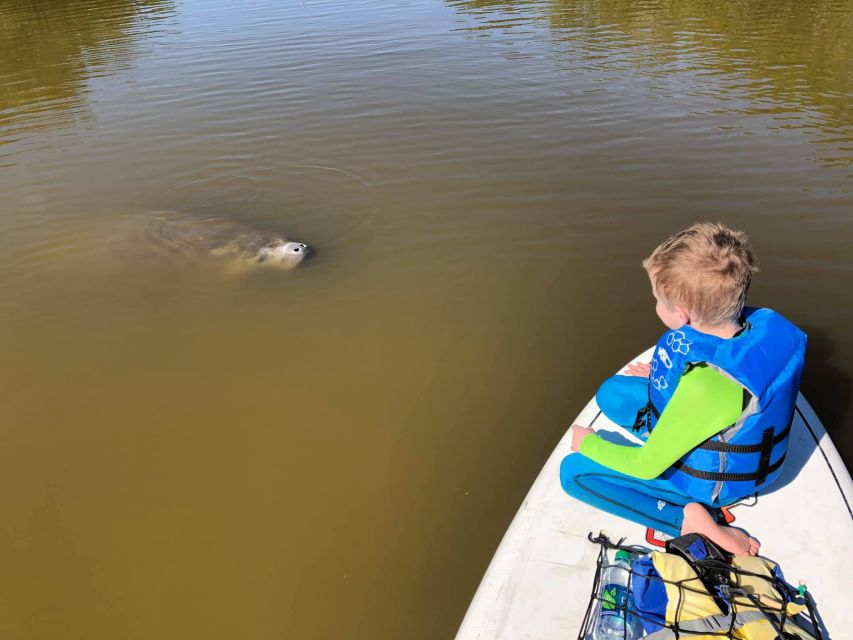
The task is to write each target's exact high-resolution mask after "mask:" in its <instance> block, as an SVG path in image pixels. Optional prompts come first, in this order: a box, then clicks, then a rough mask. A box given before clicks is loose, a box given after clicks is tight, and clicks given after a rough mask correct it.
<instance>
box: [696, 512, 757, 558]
mask: <svg viewBox="0 0 853 640" xmlns="http://www.w3.org/2000/svg"><path fill="white" fill-rule="evenodd" d="M686 533H701V534H702V535H704V536H706V537H707V538H708V539H709V540H711V542H714V543H716V544H717V545H719V546H720V547H722V548H723V549H725V550H726V551H728V552H729V553H733V554H735V555H736V556H754V555H755V554H757V553H758V549H759V547H760V546H761V544H760V543H759V542H758V540H756V539H755V538H752V537H750V536H749V535H747V533H746V532H745V531H741V530H740V529H735V528H734V527H729V526H727V525H721V524H717V523H716V522H715V521H714V518H713V517H712V516H711V514H710V513H708V510H707V509H705V507H703V506H702V505H701V504H699V503H698V502H691V503H690V504H688V505H686V506H685V507H684V522H683V523H682V525H681V535H684V534H686Z"/></svg>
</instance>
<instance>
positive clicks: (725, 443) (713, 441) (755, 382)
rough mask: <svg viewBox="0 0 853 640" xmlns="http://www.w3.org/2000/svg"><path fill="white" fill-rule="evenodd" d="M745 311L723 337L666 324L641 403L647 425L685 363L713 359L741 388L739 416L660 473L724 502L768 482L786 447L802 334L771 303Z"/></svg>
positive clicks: (800, 363) (797, 383)
mask: <svg viewBox="0 0 853 640" xmlns="http://www.w3.org/2000/svg"><path fill="white" fill-rule="evenodd" d="M743 319H744V321H745V323H746V328H745V330H744V331H743V332H742V333H741V334H739V335H737V336H735V337H733V338H728V339H724V338H718V337H717V336H712V335H708V334H706V333H701V332H699V331H696V330H695V329H694V328H693V327H691V326H689V325H685V326H683V327H681V328H680V329H676V330H671V331H667V332H666V333H665V334H663V337H661V339H660V341H658V344H657V346H656V348H655V353H654V357H653V358H652V362H651V375H650V376H649V404H648V406H647V408H646V410H645V411H646V413H645V420H646V425H647V426H648V428H649V429H650V430H651V429H653V428H654V426H655V424H656V423H657V420H658V418H659V417H660V414H661V413H662V412H663V410H664V409H665V408H666V405H667V403H668V402H669V400H670V398H672V395H673V393H675V389H676V387H678V383H679V381H680V380H681V377H682V376H683V375H684V374H685V373H687V372H688V371H689V370H690V368H691V367H695V366H697V365H700V364H704V365H707V366H710V367H713V368H714V369H716V370H717V371H719V372H720V373H722V374H723V375H725V376H726V377H728V378H730V379H732V380H735V381H736V382H737V383H738V384H740V385H741V386H742V387H743V388H744V403H743V412H742V413H741V415H740V417H739V418H738V420H737V422H735V423H734V424H732V425H729V426H728V427H726V428H725V429H723V430H722V431H720V432H719V433H718V434H716V435H715V436H713V437H712V438H710V439H708V440H706V441H705V442H703V443H702V444H700V445H699V446H698V447H696V448H695V449H693V450H692V451H690V452H689V453H687V454H686V455H685V456H683V457H682V458H681V460H679V461H678V462H676V463H675V464H674V465H673V466H672V467H670V468H669V469H667V470H666V471H664V473H663V474H662V475H661V477H662V478H665V479H667V480H670V481H671V482H673V483H674V484H675V485H676V486H677V487H678V488H679V489H680V490H682V491H684V493H686V494H687V495H690V496H696V498H697V499H698V500H700V501H702V502H705V503H706V504H720V505H724V504H729V503H731V502H733V501H735V500H738V499H740V498H743V497H745V496H748V495H751V494H753V493H755V491H756V490H757V489H758V488H759V487H760V486H761V485H762V484H764V483H768V482H772V481H773V480H774V479H775V478H776V476H777V475H778V474H779V468H780V467H781V466H782V462H783V461H784V459H785V453H786V452H787V450H788V434H789V433H790V431H791V422H792V419H793V415H794V405H795V403H796V400H797V393H798V391H799V388H800V378H801V376H802V371H803V357H804V355H805V350H806V334H805V333H803V332H802V331H800V330H799V329H798V328H797V327H796V326H794V325H793V324H792V323H791V322H789V321H788V320H786V319H785V318H783V317H782V316H781V315H779V314H778V313H776V312H775V311H771V310H770V309H750V308H748V309H744V313H743Z"/></svg>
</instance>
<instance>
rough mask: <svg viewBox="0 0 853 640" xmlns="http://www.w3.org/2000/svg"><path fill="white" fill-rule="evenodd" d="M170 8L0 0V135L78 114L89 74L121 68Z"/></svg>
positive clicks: (150, 0) (120, 1) (80, 0)
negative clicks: (0, 80) (1, 86)
mask: <svg viewBox="0 0 853 640" xmlns="http://www.w3.org/2000/svg"><path fill="white" fill-rule="evenodd" d="M174 12H175V7H174V2H173V0H4V1H3V2H2V4H0V42H2V43H3V44H2V46H0V78H2V83H3V91H2V92H0V133H3V134H4V135H3V140H0V143H2V142H14V141H15V140H16V139H17V138H18V136H19V135H20V134H23V133H25V132H27V131H32V130H36V129H41V128H44V127H49V126H56V125H63V124H68V123H69V122H73V121H75V120H76V119H77V118H79V117H80V112H81V111H82V112H85V107H86V97H85V92H86V85H87V81H88V79H89V78H90V77H92V76H95V75H105V74H108V73H114V72H115V71H118V70H121V69H125V68H127V67H128V66H129V65H130V63H131V62H132V60H133V56H134V50H135V46H136V44H137V43H138V42H139V41H140V40H141V39H142V38H143V37H145V36H146V35H149V34H150V32H151V30H152V28H153V26H152V25H154V24H156V23H157V21H159V20H162V19H163V18H167V17H170V16H172V15H173V14H174Z"/></svg>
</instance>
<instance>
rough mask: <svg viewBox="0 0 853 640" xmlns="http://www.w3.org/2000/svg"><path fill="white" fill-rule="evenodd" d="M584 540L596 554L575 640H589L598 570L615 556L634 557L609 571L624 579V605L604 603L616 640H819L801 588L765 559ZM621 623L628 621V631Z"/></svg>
mask: <svg viewBox="0 0 853 640" xmlns="http://www.w3.org/2000/svg"><path fill="white" fill-rule="evenodd" d="M589 540H590V542H592V543H593V544H597V545H599V547H600V548H599V553H598V558H597V560H596V567H595V577H594V579H593V583H592V594H591V597H590V601H589V605H588V606H587V610H586V613H585V615H584V618H583V623H582V626H581V629H580V632H579V633H578V640H592V639H593V638H595V636H594V631H595V627H596V625H597V623H598V619H599V612H600V611H601V608H602V606H603V605H604V604H605V603H604V602H603V601H602V595H601V594H602V586H603V585H602V579H603V576H604V570H605V568H606V567H607V566H608V555H610V556H612V555H613V554H614V553H615V551H618V550H624V551H628V552H629V553H631V554H632V556H633V557H634V560H633V562H631V566H630V569H629V568H625V567H622V566H620V565H615V567H616V568H615V569H613V570H615V571H621V572H625V573H627V574H628V575H627V580H626V582H627V598H626V600H625V601H624V602H622V601H621V600H619V601H617V602H614V601H613V598H612V597H608V596H605V598H604V599H605V600H606V601H607V602H606V607H607V608H608V609H610V610H613V608H614V606H615V608H616V609H617V610H619V611H620V612H621V619H622V620H623V629H622V632H621V635H620V636H619V637H621V638H623V639H625V640H631V639H632V638H639V637H645V638H647V639H648V640H668V639H670V638H691V639H694V640H699V639H704V638H708V639H715V638H730V639H732V640H776V639H781V640H825V636H824V635H823V634H822V627H821V625H820V624H819V622H820V620H819V618H818V615H817V611H816V608H815V605H814V601H813V600H812V598H811V595H810V594H809V592H808V591H807V590H806V589H805V586H801V587H799V588H794V587H792V586H790V585H789V584H788V583H787V582H785V580H784V578H783V577H782V574H781V571H779V569H778V567H777V566H776V565H775V564H773V563H772V562H770V561H768V560H766V559H763V558H759V557H755V558H737V559H733V558H732V556H731V555H730V554H728V553H727V552H725V551H722V550H720V549H719V548H717V547H716V546H715V545H714V544H713V543H712V542H710V541H709V540H707V539H706V538H704V537H702V536H699V535H697V534H690V535H688V536H681V537H680V538H674V539H673V540H670V541H669V542H668V543H667V551H666V552H662V551H658V552H650V551H649V550H648V549H646V548H644V547H639V546H626V545H623V544H622V542H623V540H620V541H619V542H617V543H613V542H611V541H610V540H609V539H608V538H607V536H605V535H604V534H599V535H598V536H597V537H593V535H592V534H589ZM610 566H611V567H613V566H614V565H612V564H611V565H610ZM664 575H665V576H666V577H662V576H664ZM650 602H651V603H653V604H654V606H650ZM629 617H633V618H634V620H635V625H634V626H633V627H631V626H629V624H628V619H629ZM640 623H641V625H642V628H643V630H644V632H643V631H642V630H640V626H641V625H640ZM611 633H612V632H611ZM610 637H612V636H610Z"/></svg>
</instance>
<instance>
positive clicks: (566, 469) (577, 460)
mask: <svg viewBox="0 0 853 640" xmlns="http://www.w3.org/2000/svg"><path fill="white" fill-rule="evenodd" d="M584 460H585V458H584V456H582V455H581V454H579V453H573V454H571V455H568V456H566V457H565V458H563V461H562V462H561V463H560V486H562V487H563V491H565V492H566V493H568V494H569V495H570V496H574V497H577V492H578V485H577V483H576V482H575V477H576V476H577V475H578V474H579V473H580V472H581V467H582V466H583V461H584Z"/></svg>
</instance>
